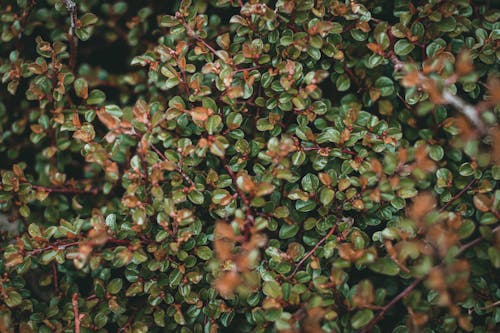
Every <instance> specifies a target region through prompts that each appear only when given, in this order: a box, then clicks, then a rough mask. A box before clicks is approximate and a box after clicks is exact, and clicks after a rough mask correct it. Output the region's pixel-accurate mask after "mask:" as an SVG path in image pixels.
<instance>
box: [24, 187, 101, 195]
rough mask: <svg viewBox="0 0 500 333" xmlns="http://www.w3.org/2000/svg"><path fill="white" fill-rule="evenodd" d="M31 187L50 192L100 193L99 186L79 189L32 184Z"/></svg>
mask: <svg viewBox="0 0 500 333" xmlns="http://www.w3.org/2000/svg"><path fill="white" fill-rule="evenodd" d="M31 188H32V189H34V190H38V191H44V192H49V193H74V194H77V193H81V194H94V195H96V194H97V193H99V190H98V189H97V188H91V189H89V190H85V189H79V188H68V187H48V186H42V185H31Z"/></svg>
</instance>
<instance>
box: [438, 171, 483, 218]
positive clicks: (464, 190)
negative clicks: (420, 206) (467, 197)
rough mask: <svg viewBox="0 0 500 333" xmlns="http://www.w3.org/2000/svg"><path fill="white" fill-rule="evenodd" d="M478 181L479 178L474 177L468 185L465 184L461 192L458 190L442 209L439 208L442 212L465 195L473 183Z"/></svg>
mask: <svg viewBox="0 0 500 333" xmlns="http://www.w3.org/2000/svg"><path fill="white" fill-rule="evenodd" d="M476 181H477V179H475V178H474V179H472V180H471V181H470V182H469V184H467V186H465V187H464V188H463V189H462V190H461V191H460V192H458V193H457V194H456V195H455V196H454V197H453V198H451V200H450V201H448V202H447V203H446V204H445V205H444V206H443V207H441V209H440V210H439V211H440V212H443V211H444V210H445V209H446V208H448V207H449V206H450V205H451V204H452V203H453V202H455V201H456V200H457V199H458V198H460V197H461V196H462V195H464V193H465V192H467V191H468V190H469V189H470V188H471V186H472V185H474V183H475V182H476Z"/></svg>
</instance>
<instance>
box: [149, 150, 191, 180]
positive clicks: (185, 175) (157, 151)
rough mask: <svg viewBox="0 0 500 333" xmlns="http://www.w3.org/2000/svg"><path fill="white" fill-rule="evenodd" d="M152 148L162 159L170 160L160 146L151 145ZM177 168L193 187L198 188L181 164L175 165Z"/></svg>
mask: <svg viewBox="0 0 500 333" xmlns="http://www.w3.org/2000/svg"><path fill="white" fill-rule="evenodd" d="M151 148H153V150H154V151H155V152H156V153H157V154H158V156H160V158H161V159H162V160H164V161H168V159H167V157H166V156H165V155H164V154H163V153H162V152H161V151H160V150H159V149H158V148H156V146H154V145H151ZM175 170H176V171H177V172H178V173H180V174H181V176H182V177H183V178H184V179H185V180H186V181H187V182H188V183H189V185H190V186H191V187H192V188H194V189H195V188H196V184H195V183H194V182H193V180H192V179H191V178H189V176H188V175H187V174H186V173H185V172H184V170H182V168H181V167H180V166H179V165H176V166H175Z"/></svg>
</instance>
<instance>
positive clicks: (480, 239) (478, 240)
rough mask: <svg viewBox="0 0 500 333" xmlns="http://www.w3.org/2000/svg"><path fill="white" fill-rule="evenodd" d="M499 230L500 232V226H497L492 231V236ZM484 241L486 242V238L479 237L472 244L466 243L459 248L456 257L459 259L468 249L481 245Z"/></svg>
mask: <svg viewBox="0 0 500 333" xmlns="http://www.w3.org/2000/svg"><path fill="white" fill-rule="evenodd" d="M498 230H500V225H498V226H496V227H495V228H493V229H492V230H491V233H492V234H494V233H496V232H497V231H498ZM483 240H484V236H479V237H478V238H476V239H473V240H471V241H470V242H468V243H465V244H464V245H462V246H460V247H459V248H458V251H457V253H455V257H458V256H459V255H460V254H462V253H464V252H465V251H466V250H467V249H469V248H471V247H473V246H475V245H476V244H479V243H481V241H483Z"/></svg>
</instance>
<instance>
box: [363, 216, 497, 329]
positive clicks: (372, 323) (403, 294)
mask: <svg viewBox="0 0 500 333" xmlns="http://www.w3.org/2000/svg"><path fill="white" fill-rule="evenodd" d="M498 230H500V225H499V226H496V227H495V228H493V230H492V231H491V232H492V233H496V232H497V231H498ZM484 239H485V237H484V236H479V237H478V238H476V239H474V240H472V241H470V242H468V243H466V244H464V245H462V246H461V247H460V248H459V249H458V251H457V252H456V253H455V255H454V257H458V256H459V255H461V254H462V253H463V252H465V251H466V250H467V249H469V248H471V247H473V246H474V245H476V244H478V243H480V242H481V241H482V240H484ZM442 264H443V263H441V264H440V265H442ZM438 266H439V265H438ZM424 278H425V276H423V277H420V278H417V279H415V280H414V281H413V282H412V283H411V284H410V285H409V286H408V287H406V289H405V290H403V291H402V292H400V293H399V294H398V295H397V296H396V297H394V298H393V299H392V300H391V301H390V302H389V303H387V305H385V306H384V307H383V309H382V310H381V311H380V312H379V313H378V314H377V316H376V317H375V318H373V319H372V320H371V321H370V322H369V323H368V325H366V326H365V328H363V330H362V331H361V333H369V332H371V331H372V329H373V327H374V326H375V325H376V324H377V323H378V322H379V321H380V320H382V318H383V317H384V315H385V314H386V313H387V311H389V310H390V309H391V308H392V307H393V306H394V305H395V304H396V303H397V302H398V301H399V300H401V299H402V298H404V297H406V296H408V294H409V293H410V292H411V291H412V290H413V289H415V287H416V286H417V285H418V284H419V283H420V282H422V281H423V279H424Z"/></svg>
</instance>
